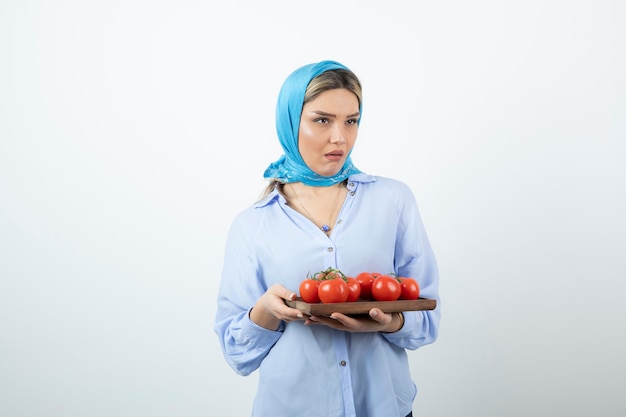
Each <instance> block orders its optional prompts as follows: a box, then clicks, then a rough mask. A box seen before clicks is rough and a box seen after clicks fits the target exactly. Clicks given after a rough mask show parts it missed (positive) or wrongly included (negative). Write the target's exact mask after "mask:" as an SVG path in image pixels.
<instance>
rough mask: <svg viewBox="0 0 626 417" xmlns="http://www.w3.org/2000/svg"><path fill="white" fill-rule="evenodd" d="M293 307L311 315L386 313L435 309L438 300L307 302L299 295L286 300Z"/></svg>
mask: <svg viewBox="0 0 626 417" xmlns="http://www.w3.org/2000/svg"><path fill="white" fill-rule="evenodd" d="M286 303H287V305H288V306H289V307H291V308H297V309H298V310H300V311H301V312H303V313H304V314H308V315H311V316H330V315H331V314H332V313H343V314H367V313H368V312H369V311H370V309H371V308H374V307H377V308H380V309H381V310H382V311H384V312H385V313H395V312H401V311H418V310H434V309H435V307H437V300H433V299H431V298H418V299H417V300H398V301H367V300H359V301H353V302H348V303H328V304H324V303H313V304H310V303H307V302H304V301H302V298H300V297H298V298H296V299H295V300H293V301H286Z"/></svg>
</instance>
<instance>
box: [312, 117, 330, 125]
mask: <svg viewBox="0 0 626 417" xmlns="http://www.w3.org/2000/svg"><path fill="white" fill-rule="evenodd" d="M313 121H314V122H315V123H321V124H328V123H330V120H328V118H326V117H318V118H317V119H315V120H313Z"/></svg>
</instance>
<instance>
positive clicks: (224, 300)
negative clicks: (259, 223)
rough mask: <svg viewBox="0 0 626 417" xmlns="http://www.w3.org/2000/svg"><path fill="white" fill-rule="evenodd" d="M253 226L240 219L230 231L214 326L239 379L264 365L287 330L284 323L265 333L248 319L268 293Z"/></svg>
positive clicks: (223, 350) (226, 356)
mask: <svg viewBox="0 0 626 417" xmlns="http://www.w3.org/2000/svg"><path fill="white" fill-rule="evenodd" d="M251 226H252V225H251V224H249V222H246V221H245V218H242V217H241V216H240V217H239V218H238V219H235V221H234V222H233V225H232V226H231V229H230V231H229V234H228V238H227V242H226V248H225V255H224V266H223V269H222V278H221V282H220V288H219V291H218V298H217V314H216V317H215V325H214V331H215V333H216V334H217V335H218V338H219V340H220V344H221V348H222V352H223V354H224V357H225V359H226V362H227V363H228V364H229V365H230V366H231V367H232V368H233V369H234V370H235V372H237V373H238V374H240V375H249V374H250V373H252V372H253V371H254V370H256V369H257V368H258V367H259V366H260V365H261V362H262V361H263V359H264V358H265V356H266V355H267V353H268V352H269V351H270V349H271V348H272V346H274V344H275V343H276V341H277V340H278V339H279V338H280V336H281V335H282V332H283V329H284V324H282V323H281V325H280V327H279V328H278V329H277V330H275V331H272V330H268V329H265V328H263V327H260V326H258V325H257V324H255V323H254V322H252V320H251V319H250V316H249V313H250V311H251V309H252V307H253V306H254V304H255V303H256V301H257V300H258V298H259V297H260V296H261V295H262V294H263V293H264V292H265V291H266V288H265V286H264V284H263V283H262V282H261V280H259V279H258V266H257V261H256V258H255V256H254V245H253V244H252V242H253V240H254V233H253V232H252V233H251V229H250V227H251ZM245 230H247V233H244V231H245ZM252 230H253V229H252Z"/></svg>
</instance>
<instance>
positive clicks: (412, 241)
mask: <svg viewBox="0 0 626 417" xmlns="http://www.w3.org/2000/svg"><path fill="white" fill-rule="evenodd" d="M400 186H401V187H403V188H405V189H404V190H403V192H398V193H396V194H395V195H398V196H404V197H403V198H401V199H400V201H399V203H398V207H399V210H400V222H399V224H398V230H397V239H396V250H395V260H394V263H395V271H396V273H397V274H398V276H404V277H412V278H415V279H416V280H417V282H418V284H419V286H420V297H421V298H432V299H435V300H436V303H437V305H436V308H435V309H434V310H424V311H407V312H404V313H403V314H404V325H403V326H402V328H401V329H400V330H398V331H397V332H394V333H384V337H385V338H386V339H387V340H388V341H389V342H391V343H393V344H395V345H397V346H399V347H402V348H405V349H410V350H415V349H417V348H419V347H421V346H424V345H428V344H431V343H433V342H434V341H435V340H436V339H437V336H438V333H439V322H440V318H441V305H440V304H441V300H440V297H439V271H438V267H437V262H436V259H435V256H434V254H433V250H432V248H431V245H430V242H429V240H428V236H427V235H426V230H425V228H424V224H423V222H422V218H421V215H420V213H419V209H418V207H417V202H416V201H415V197H414V195H413V193H412V191H411V190H410V189H409V188H408V187H406V186H404V185H403V184H400Z"/></svg>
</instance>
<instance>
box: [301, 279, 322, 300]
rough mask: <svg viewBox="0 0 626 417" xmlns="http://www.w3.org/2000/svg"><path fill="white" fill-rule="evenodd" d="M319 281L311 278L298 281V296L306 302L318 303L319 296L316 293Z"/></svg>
mask: <svg viewBox="0 0 626 417" xmlns="http://www.w3.org/2000/svg"><path fill="white" fill-rule="evenodd" d="M319 283H320V282H319V281H318V280H316V279H313V278H307V279H305V280H304V281H302V282H301V283H300V297H301V298H302V300H303V301H305V302H307V303H319V302H320V297H319V295H318V294H317V287H318V286H319Z"/></svg>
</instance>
